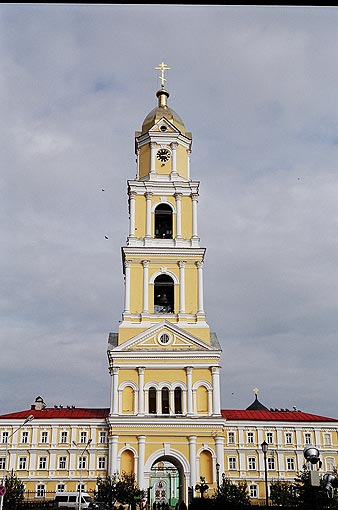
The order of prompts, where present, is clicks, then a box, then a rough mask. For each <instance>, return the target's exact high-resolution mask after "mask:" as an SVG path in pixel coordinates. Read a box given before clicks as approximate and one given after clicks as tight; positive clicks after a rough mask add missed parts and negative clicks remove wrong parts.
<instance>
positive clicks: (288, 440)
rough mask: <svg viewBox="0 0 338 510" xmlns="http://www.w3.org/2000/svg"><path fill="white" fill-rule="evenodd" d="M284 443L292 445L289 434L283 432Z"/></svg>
mask: <svg viewBox="0 0 338 510" xmlns="http://www.w3.org/2000/svg"><path fill="white" fill-rule="evenodd" d="M285 443H286V444H292V434H291V432H285Z"/></svg>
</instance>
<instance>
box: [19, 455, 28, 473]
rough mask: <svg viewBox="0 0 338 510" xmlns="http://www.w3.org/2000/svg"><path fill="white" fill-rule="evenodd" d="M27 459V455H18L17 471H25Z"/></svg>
mask: <svg viewBox="0 0 338 510" xmlns="http://www.w3.org/2000/svg"><path fill="white" fill-rule="evenodd" d="M27 466H28V459H27V457H24V456H22V457H19V458H18V471H27Z"/></svg>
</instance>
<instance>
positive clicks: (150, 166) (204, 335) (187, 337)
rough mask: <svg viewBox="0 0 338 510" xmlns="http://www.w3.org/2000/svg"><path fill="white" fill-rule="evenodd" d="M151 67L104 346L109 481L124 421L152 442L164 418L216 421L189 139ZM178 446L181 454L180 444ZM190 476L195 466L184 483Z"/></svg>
mask: <svg viewBox="0 0 338 510" xmlns="http://www.w3.org/2000/svg"><path fill="white" fill-rule="evenodd" d="M156 69H159V70H160V71H161V76H160V79H161V88H160V89H159V90H158V91H157V93H156V98H157V101H156V102H157V105H156V106H155V108H154V109H153V110H151V112H150V113H149V114H148V115H147V116H146V118H145V119H144V121H143V123H142V128H141V130H140V131H137V132H136V133H135V153H136V157H137V174H136V177H135V179H134V180H128V182H127V193H128V207H129V232H128V236H127V242H126V246H124V247H122V266H123V272H124V281H125V293H124V307H123V312H122V320H121V321H120V324H119V328H118V332H117V333H111V334H110V335H109V340H108V361H109V370H110V374H111V376H112V377H111V408H110V416H109V423H110V426H111V434H112V435H113V436H114V441H113V440H111V441H112V445H114V446H111V448H112V450H111V452H110V453H111V455H110V459H111V465H110V472H111V473H113V472H115V471H120V472H121V470H123V469H124V467H125V465H124V463H123V462H124V461H123V455H122V456H120V457H119V455H118V452H119V451H120V450H119V444H120V442H122V443H123V436H124V434H125V427H126V423H127V424H128V423H130V426H131V427H132V429H133V433H134V434H135V433H136V432H135V429H137V428H138V427H139V429H140V431H141V430H144V427H147V434H148V436H149V437H151V435H152V433H153V432H152V427H153V426H155V429H156V434H155V435H156V437H158V433H159V427H160V430H162V429H161V427H162V428H163V430H162V431H161V432H160V434H163V437H166V436H167V434H168V430H167V421H168V419H169V420H171V419H172V418H175V422H174V423H173V425H172V426H173V431H174V429H175V427H176V428H177V427H180V426H184V427H187V426H189V427H190V426H191V421H192V420H194V419H196V418H199V419H202V420H205V421H206V423H208V421H209V420H210V419H213V425H212V427H213V431H215V427H216V429H217V423H218V420H219V419H220V418H221V411H220V383H219V371H220V365H219V360H220V356H221V348H220V345H219V343H218V340H217V337H216V335H215V334H214V333H211V332H210V328H209V325H208V323H207V321H206V314H205V310H204V297H203V264H204V258H205V248H202V247H201V246H200V239H199V236H198V226H197V208H198V197H199V182H198V181H194V180H192V179H191V176H190V153H191V150H192V134H191V133H190V132H188V131H187V130H186V128H185V124H184V122H183V120H182V119H181V118H180V116H179V115H178V114H177V113H176V112H175V111H174V110H173V109H172V108H171V106H169V104H168V103H169V92H168V91H167V90H166V89H165V87H164V84H165V81H166V79H165V77H164V73H165V71H167V70H168V69H169V68H168V67H167V66H166V64H164V63H162V64H161V65H160V66H159V67H158V68H156ZM216 417H217V419H218V420H216V421H215V419H216ZM155 418H156V425H154V419H155ZM200 423H201V424H202V422H200ZM210 426H211V424H210ZM120 427H122V429H121V428H120ZM154 433H155V432H154ZM136 434H137V433H136ZM176 434H177V431H176ZM185 434H187V431H186V432H185ZM174 435H175V434H174ZM148 436H147V438H146V437H145V436H142V441H141V443H142V444H140V440H139V436H137V438H136V439H135V442H136V444H137V445H138V446H137V448H136V449H135V452H133V451H132V450H131V451H132V453H130V455H131V456H132V457H133V456H134V457H135V463H136V464H137V465H135V466H134V472H135V473H136V472H137V473H139V475H138V483H139V485H140V486H141V487H144V486H145V485H147V484H146V482H145V479H144V476H145V477H146V475H142V473H141V472H144V466H145V465H147V462H149V463H150V464H151V462H152V461H151V460H150V458H151V457H149V458H148V457H147V456H149V455H150V450H153V448H154V447H153V446H150V444H149V453H147V446H146V445H147V440H148ZM193 437H195V433H194V434H193ZM167 439H168V438H167V437H166V443H167ZM194 441H195V440H193V441H192V443H191V444H194ZM160 442H161V441H160ZM122 443H121V444H122ZM169 443H170V439H169ZM169 443H168V444H169ZM152 444H153V443H152ZM162 445H163V440H162ZM168 448H169V450H170V446H169V447H168ZM182 448H183V449H185V448H187V444H186V442H185V443H184V446H183V445H182ZM218 448H219V446H218ZM188 450H189V448H188ZM121 451H123V449H122V450H121ZM192 452H193V447H192V446H191V448H190V452H189V451H187V452H185V453H184V454H183V453H182V455H186V457H187V459H188V460H187V463H188V464H189V458H190V457H191V456H192ZM136 457H137V459H138V460H136ZM159 457H161V458H163V454H160V453H159ZM169 457H170V458H172V457H171V456H169ZM169 457H168V458H169ZM220 457H221V456H220ZM119 458H120V460H118V459H119ZM128 458H129V457H128ZM147 458H148V461H147ZM190 460H191V462H193V463H195V460H193V459H190ZM125 462H127V460H126V461H125ZM177 462H178V461H177ZM180 462H181V461H180ZM182 462H183V461H182ZM150 464H149V465H150ZM222 464H223V461H222ZM182 466H183V464H182ZM181 469H183V467H181ZM195 478H196V474H195V467H192V473H191V483H194V479H195Z"/></svg>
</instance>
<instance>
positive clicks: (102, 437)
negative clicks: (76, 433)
mask: <svg viewBox="0 0 338 510" xmlns="http://www.w3.org/2000/svg"><path fill="white" fill-rule="evenodd" d="M106 442H107V432H105V431H104V430H101V431H100V437H99V443H100V444H106Z"/></svg>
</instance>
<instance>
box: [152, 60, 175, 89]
mask: <svg viewBox="0 0 338 510" xmlns="http://www.w3.org/2000/svg"><path fill="white" fill-rule="evenodd" d="M155 69H156V70H158V71H161V76H160V77H159V78H160V79H161V86H162V88H164V82H166V81H167V80H166V78H165V77H164V71H168V69H171V67H168V66H167V64H165V63H164V62H162V63H161V64H160V65H159V66H157V67H155Z"/></svg>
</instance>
